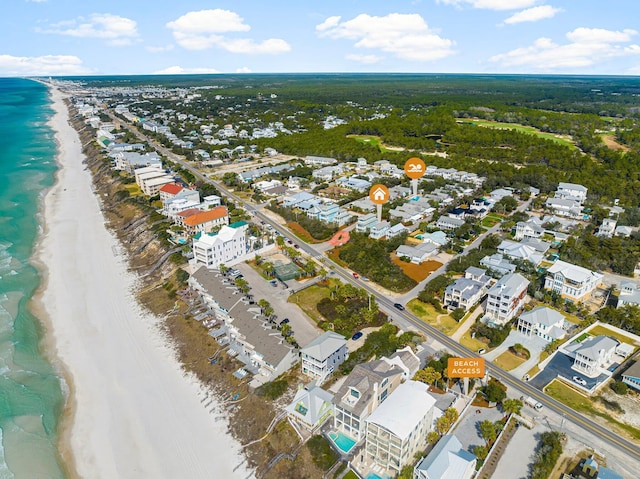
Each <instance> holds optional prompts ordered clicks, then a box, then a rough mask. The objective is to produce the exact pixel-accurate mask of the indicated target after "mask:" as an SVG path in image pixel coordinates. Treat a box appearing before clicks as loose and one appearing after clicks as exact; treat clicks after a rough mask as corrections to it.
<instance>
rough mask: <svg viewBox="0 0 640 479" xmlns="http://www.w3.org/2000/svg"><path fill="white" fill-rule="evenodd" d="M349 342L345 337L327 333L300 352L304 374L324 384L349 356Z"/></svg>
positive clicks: (330, 332) (331, 332)
mask: <svg viewBox="0 0 640 479" xmlns="http://www.w3.org/2000/svg"><path fill="white" fill-rule="evenodd" d="M348 354H349V351H348V350H347V340H346V339H345V338H344V336H342V335H340V334H338V333H334V332H333V331H327V332H326V333H324V334H322V335H321V336H318V337H317V338H316V339H314V340H313V341H311V342H310V343H309V344H307V345H306V346H304V347H303V348H302V349H301V350H300V358H301V359H302V372H303V373H304V374H306V375H307V376H310V377H312V378H314V379H316V380H317V384H322V383H323V382H324V380H325V379H326V378H327V376H329V374H331V373H332V372H333V371H335V370H336V369H337V368H338V366H340V365H341V364H342V363H343V362H344V360H345V359H347V356H348Z"/></svg>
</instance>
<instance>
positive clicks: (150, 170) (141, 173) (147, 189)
mask: <svg viewBox="0 0 640 479" xmlns="http://www.w3.org/2000/svg"><path fill="white" fill-rule="evenodd" d="M134 175H135V179H136V184H137V185H138V186H139V187H140V189H141V190H142V193H144V194H145V195H147V196H155V195H157V194H158V193H159V192H160V188H162V187H163V186H164V185H167V184H169V183H174V182H175V181H176V180H175V178H174V177H173V176H172V175H170V174H168V173H167V172H166V171H165V170H163V169H162V167H158V166H145V167H142V168H138V169H136V170H134Z"/></svg>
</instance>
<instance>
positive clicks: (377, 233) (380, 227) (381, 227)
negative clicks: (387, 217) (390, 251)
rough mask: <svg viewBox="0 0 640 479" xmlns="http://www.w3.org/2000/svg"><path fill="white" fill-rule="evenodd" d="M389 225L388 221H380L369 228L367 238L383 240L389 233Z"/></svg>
mask: <svg viewBox="0 0 640 479" xmlns="http://www.w3.org/2000/svg"><path fill="white" fill-rule="evenodd" d="M389 227H390V224H389V222H388V221H380V222H379V223H376V224H375V225H373V226H372V227H371V229H370V230H369V238H372V239H380V238H384V237H385V236H386V235H387V231H389Z"/></svg>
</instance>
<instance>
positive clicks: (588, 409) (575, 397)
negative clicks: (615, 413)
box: [544, 379, 640, 440]
mask: <svg viewBox="0 0 640 479" xmlns="http://www.w3.org/2000/svg"><path fill="white" fill-rule="evenodd" d="M544 392H546V393H547V394H548V395H549V396H551V397H552V398H554V399H557V400H558V401H560V402H561V403H563V404H566V405H567V406H569V407H571V408H572V409H574V410H576V411H578V412H581V413H584V414H588V415H590V416H598V417H601V418H603V419H606V420H607V421H608V422H609V423H611V425H612V426H614V430H618V431H624V432H625V433H626V435H627V436H630V437H631V438H633V439H634V440H638V439H640V430H638V429H636V428H634V427H632V426H629V425H628V424H625V423H623V422H620V421H618V420H616V419H614V418H613V417H611V416H610V415H609V414H607V413H605V412H603V411H600V410H599V409H597V408H596V407H595V406H594V405H593V401H592V399H591V398H589V397H587V396H583V395H582V394H580V393H579V392H578V391H576V390H575V389H573V388H571V387H569V386H567V385H566V384H564V383H562V382H561V381H558V380H557V379H554V380H553V381H551V382H550V383H549V385H548V386H547V387H546V388H545V390H544Z"/></svg>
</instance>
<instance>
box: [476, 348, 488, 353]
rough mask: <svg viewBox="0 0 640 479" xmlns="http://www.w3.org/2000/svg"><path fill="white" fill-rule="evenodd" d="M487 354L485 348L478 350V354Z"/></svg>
mask: <svg viewBox="0 0 640 479" xmlns="http://www.w3.org/2000/svg"><path fill="white" fill-rule="evenodd" d="M486 352H487V350H486V349H485V348H480V349H478V354H484V353H486Z"/></svg>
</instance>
